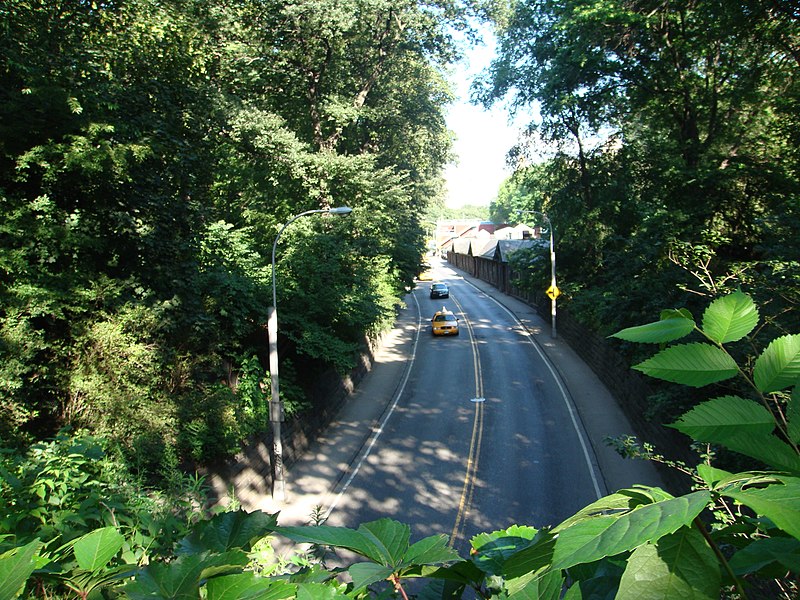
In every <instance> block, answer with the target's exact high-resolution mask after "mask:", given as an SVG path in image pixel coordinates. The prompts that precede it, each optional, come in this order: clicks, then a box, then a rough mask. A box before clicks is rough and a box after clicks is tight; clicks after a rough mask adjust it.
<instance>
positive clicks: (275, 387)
mask: <svg viewBox="0 0 800 600" xmlns="http://www.w3.org/2000/svg"><path fill="white" fill-rule="evenodd" d="M351 212H353V209H352V208H350V207H349V206H337V207H334V208H323V209H318V210H307V211H305V212H302V213H300V214H299V215H295V216H293V217H292V218H291V219H289V220H288V221H287V222H286V224H285V225H284V226H283V227H281V230H280V231H279V232H278V235H276V236H275V241H274V242H273V243H272V306H270V307H269V312H268V323H267V328H268V331H269V380H270V387H271V393H272V396H271V400H270V403H269V421H270V424H271V426H272V457H273V461H274V465H273V467H274V473H275V474H274V481H273V486H272V497H273V498H275V499H276V500H278V501H280V502H283V501H284V500H285V499H286V481H285V479H284V477H283V443H282V442H281V422H282V421H283V402H282V401H281V396H280V386H279V384H278V295H277V286H276V284H275V251H276V250H277V248H278V239H279V238H280V237H281V234H282V233H283V230H284V229H286V228H287V227H288V226H289V225H291V224H292V223H294V222H295V221H296V220H297V219H299V218H300V217H305V216H307V215H314V214H319V213H330V214H332V215H349V214H350V213H351Z"/></svg>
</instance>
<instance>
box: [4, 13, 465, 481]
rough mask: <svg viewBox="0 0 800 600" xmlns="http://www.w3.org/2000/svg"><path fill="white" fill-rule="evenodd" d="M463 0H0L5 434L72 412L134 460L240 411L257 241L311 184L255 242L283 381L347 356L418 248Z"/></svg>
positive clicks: (203, 440) (391, 297) (215, 450)
mask: <svg viewBox="0 0 800 600" xmlns="http://www.w3.org/2000/svg"><path fill="white" fill-rule="evenodd" d="M479 4H480V3H472V2H470V3H462V2H459V1H457V0H432V1H427V2H415V1H414V2H412V1H404V2H385V1H384V0H345V1H338V0H337V1H336V2H331V1H329V0H299V1H292V2H284V1H273V0H266V1H264V0H258V1H255V0H253V1H251V0H237V1H230V2H229V1H225V2H215V3H208V2H205V1H200V0H188V1H186V0H180V1H178V0H167V1H166V2H164V1H156V0H128V1H126V2H116V1H114V0H109V1H102V2H67V1H56V2H47V3H41V2H36V1H33V0H10V1H9V2H4V3H3V4H2V5H1V6H0V24H2V35H0V202H1V203H0V213H2V214H0V236H2V245H0V358H1V359H2V360H1V361H0V362H2V367H0V389H2V394H3V396H4V402H3V404H2V409H0V433H2V436H3V439H4V440H5V441H8V442H10V443H11V442H17V443H22V442H25V441H30V440H31V439H35V438H36V437H39V436H43V435H49V434H52V433H53V432H54V431H55V430H56V429H57V428H59V427H60V426H63V425H65V424H70V425H72V426H75V427H82V426H90V427H91V428H92V429H93V430H94V431H96V432H98V433H101V434H108V435H110V436H112V438H114V439H116V440H117V441H118V442H119V443H120V445H121V447H123V448H124V449H125V451H126V452H127V453H128V454H129V456H130V457H131V458H132V459H133V460H134V461H140V462H141V466H142V467H143V468H146V469H150V470H155V471H158V470H159V469H160V468H161V466H160V465H162V463H165V462H166V463H170V464H171V463H174V461H175V460H177V459H179V458H187V457H194V458H200V457H202V458H204V459H208V458H210V457H213V456H215V455H219V454H223V455H224V454H226V453H227V452H229V451H230V450H231V449H235V448H236V445H237V444H238V441H239V440H241V439H242V438H243V437H245V436H247V435H248V434H250V433H253V432H254V431H257V430H259V429H260V428H263V427H264V425H265V423H264V422H263V412H262V411H263V401H264V398H263V394H261V393H260V392H259V391H258V390H259V389H260V387H259V386H260V384H261V383H263V381H262V379H263V378H264V377H265V374H264V370H263V369H252V368H249V367H247V365H251V366H252V365H253V364H254V363H253V362H252V360H253V358H255V359H256V362H258V359H259V357H261V358H262V359H263V357H264V355H265V345H266V320H267V319H266V314H267V306H268V305H269V304H270V303H271V293H270V291H271V283H272V281H271V270H270V259H271V249H272V244H273V241H274V239H275V236H276V234H277V233H278V231H279V229H280V227H282V225H283V224H284V223H286V222H287V221H288V220H289V219H290V218H291V217H292V216H293V215H295V214H298V213H300V212H303V211H306V210H309V209H319V208H322V209H325V208H328V207H331V206H338V205H347V206H350V207H352V208H353V209H354V211H353V213H352V216H351V217H350V218H348V219H342V220H339V219H333V218H325V217H322V216H320V217H315V218H313V219H305V220H303V221H302V222H298V223H297V224H296V225H292V227H291V229H290V230H288V231H287V232H286V235H285V236H283V237H282V238H281V240H280V244H279V247H278V248H277V257H276V258H277V263H278V264H277V281H276V283H277V288H278V305H279V306H284V307H292V309H291V310H286V311H284V312H282V316H281V317H282V318H281V323H280V326H281V338H280V344H281V355H282V357H284V359H285V363H286V364H285V365H284V366H285V369H284V372H285V384H284V386H283V388H284V394H285V396H286V401H287V407H289V408H290V409H291V408H292V407H295V408H297V407H301V406H302V404H303V401H304V394H303V389H302V386H301V385H300V383H301V382H302V381H303V380H304V378H303V377H302V373H304V372H308V371H309V370H312V371H314V370H319V369H322V368H336V369H338V370H347V369H348V368H349V367H350V366H352V365H353V364H354V360H355V357H356V352H357V350H358V347H359V345H360V344H361V343H362V340H363V337H364V335H365V334H369V333H374V332H376V331H378V330H380V329H381V328H383V327H385V326H386V324H387V323H388V322H390V321H391V319H392V317H393V313H394V306H395V303H396V302H397V301H398V297H399V293H400V291H401V290H403V289H404V287H405V286H406V285H407V284H408V283H409V282H410V281H411V279H412V277H413V274H414V273H415V272H416V271H417V266H418V262H419V257H420V255H421V252H422V250H423V248H424V245H423V244H424V238H423V235H424V228H423V227H422V226H421V224H420V216H419V215H420V214H421V213H422V211H423V209H424V207H425V206H427V204H428V203H429V202H430V201H431V200H432V199H434V198H436V197H437V194H439V193H440V191H439V190H440V189H441V173H442V168H443V166H444V164H445V163H446V162H447V161H448V160H449V159H450V135H449V134H448V132H447V129H446V126H445V123H444V118H443V110H444V107H445V106H446V105H447V103H449V102H450V101H451V100H452V96H451V92H450V90H449V87H448V84H447V83H446V80H445V78H444V68H445V67H446V65H447V64H449V63H450V62H451V61H452V60H454V58H456V57H457V53H458V48H457V46H456V44H455V43H454V41H453V39H452V37H451V35H452V33H453V32H454V31H456V30H459V29H464V28H466V27H467V19H468V17H469V16H470V15H474V14H476V11H478V10H480V6H479ZM321 257H324V260H322V259H321ZM298 372H299V374H298ZM170 456H172V457H173V458H169V457H170Z"/></svg>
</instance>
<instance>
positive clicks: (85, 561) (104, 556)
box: [73, 527, 125, 571]
mask: <svg viewBox="0 0 800 600" xmlns="http://www.w3.org/2000/svg"><path fill="white" fill-rule="evenodd" d="M124 543H125V538H124V537H122V534H120V533H119V532H118V531H117V530H116V529H115V528H113V527H103V528H102V529H96V530H95V531H92V532H91V533H87V534H86V535H84V536H82V537H80V538H79V539H78V540H76V541H75V544H74V546H73V550H74V552H75V559H76V560H77V561H78V566H79V567H80V568H81V569H86V570H87V571H96V570H97V569H99V568H100V567H103V566H105V565H106V564H108V562H109V561H110V560H111V559H112V558H114V556H116V554H117V552H119V551H120V550H121V549H122V546H123V544H124Z"/></svg>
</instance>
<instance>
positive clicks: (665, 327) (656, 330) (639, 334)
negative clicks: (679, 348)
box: [610, 316, 695, 344]
mask: <svg viewBox="0 0 800 600" xmlns="http://www.w3.org/2000/svg"><path fill="white" fill-rule="evenodd" d="M694 327H695V324H694V321H693V320H692V319H687V318H686V317H683V316H670V317H669V318H666V319H662V320H660V321H656V322H655V323H648V324H647V325H639V326H637V327H628V328H627V329H623V330H622V331H618V332H617V333H615V334H613V335H611V336H610V337H615V338H619V339H621V340H626V341H628V342H637V343H640V344H664V343H666V342H672V341H675V340H679V339H681V338H682V337H686V336H687V335H689V334H690V333H691V332H692V331H693V330H694Z"/></svg>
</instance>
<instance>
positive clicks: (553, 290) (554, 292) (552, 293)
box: [517, 210, 560, 338]
mask: <svg viewBox="0 0 800 600" xmlns="http://www.w3.org/2000/svg"><path fill="white" fill-rule="evenodd" d="M528 213H530V214H536V215H540V216H541V217H542V218H543V219H544V220H545V221H547V229H548V231H549V232H550V287H549V288H548V289H547V295H548V296H549V297H550V317H551V321H552V322H551V327H550V337H553V338H555V337H557V334H556V298H557V297H558V295H559V294H560V292H559V291H558V287H557V286H556V248H555V245H554V242H553V224H552V223H551V222H550V217H548V216H547V214H546V213H543V212H540V211H538V210H518V211H517V214H518V215H524V214H528Z"/></svg>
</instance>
